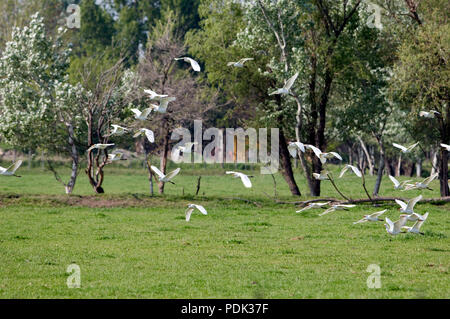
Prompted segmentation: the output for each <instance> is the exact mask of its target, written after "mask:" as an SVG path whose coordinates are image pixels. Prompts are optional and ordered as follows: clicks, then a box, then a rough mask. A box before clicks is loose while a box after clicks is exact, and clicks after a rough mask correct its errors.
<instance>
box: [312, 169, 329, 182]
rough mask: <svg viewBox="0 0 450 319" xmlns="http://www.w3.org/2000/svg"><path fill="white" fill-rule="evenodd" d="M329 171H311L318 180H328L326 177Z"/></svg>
mask: <svg viewBox="0 0 450 319" xmlns="http://www.w3.org/2000/svg"><path fill="white" fill-rule="evenodd" d="M328 174H329V172H328V171H325V170H324V171H321V172H320V174H319V173H313V174H312V175H313V177H314V178H315V179H317V180H319V181H326V180H329V177H328Z"/></svg>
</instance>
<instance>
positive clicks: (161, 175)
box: [150, 165, 180, 184]
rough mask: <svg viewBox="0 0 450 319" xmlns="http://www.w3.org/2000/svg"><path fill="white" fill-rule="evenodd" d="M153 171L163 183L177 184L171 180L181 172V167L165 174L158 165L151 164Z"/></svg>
mask: <svg viewBox="0 0 450 319" xmlns="http://www.w3.org/2000/svg"><path fill="white" fill-rule="evenodd" d="M150 167H151V169H152V171H154V172H155V173H156V175H158V180H159V181H160V182H163V183H172V184H175V183H174V182H172V181H171V179H172V178H174V177H175V176H176V175H177V174H178V173H179V172H180V168H177V169H176V170H174V171H172V172H170V173H169V174H167V175H165V174H164V173H163V172H161V171H160V170H159V169H158V168H157V167H155V166H153V165H152V166H150Z"/></svg>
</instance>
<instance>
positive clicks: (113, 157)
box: [0, 57, 450, 235]
mask: <svg viewBox="0 0 450 319" xmlns="http://www.w3.org/2000/svg"><path fill="white" fill-rule="evenodd" d="M175 60H177V61H178V60H183V61H184V62H187V63H190V65H191V67H192V69H193V70H194V71H195V72H200V71H201V68H200V65H199V64H198V62H197V61H195V60H194V59H192V58H189V57H181V58H175ZM251 60H253V58H243V59H241V60H239V61H237V62H229V63H228V64H227V65H228V66H232V67H237V68H243V67H244V63H245V62H247V61H251ZM298 75H299V73H296V74H295V75H294V76H292V77H291V78H289V79H288V80H287V81H286V82H285V85H284V86H283V87H282V88H280V89H277V90H276V91H274V92H272V93H270V94H269V95H275V94H280V95H290V94H291V87H292V86H293V85H294V82H295V80H296V79H297V77H298ZM144 92H145V93H146V94H148V97H149V99H150V100H151V101H157V102H159V105H155V104H150V107H149V108H147V109H145V110H143V111H140V110H139V109H131V111H132V112H133V113H134V117H135V119H136V120H138V121H146V120H147V119H148V117H149V116H150V114H151V112H152V111H153V112H158V113H166V111H167V107H168V105H169V103H170V102H173V101H175V100H176V98H175V97H171V96H168V95H164V94H158V93H156V92H154V91H152V90H150V89H146V90H144ZM439 114H440V113H439V112H437V111H428V112H427V111H421V112H420V113H419V115H420V116H422V117H425V118H434V117H435V116H437V115H439ZM111 127H112V130H111V132H110V134H109V135H108V136H121V135H124V134H126V133H128V132H130V131H131V129H128V128H126V127H123V126H120V125H117V124H113V125H111ZM139 136H145V137H146V138H147V139H148V141H149V142H150V143H154V142H155V134H154V132H153V131H152V130H150V129H147V128H140V129H138V130H137V131H136V132H135V134H134V135H133V137H134V138H136V137H139ZM195 144H197V142H194V143H186V144H185V145H183V146H178V147H177V149H176V150H175V152H172V154H175V158H176V157H177V156H179V155H180V153H181V152H182V153H183V154H184V153H190V152H191V149H192V147H193V146H194V145H195ZM418 144H419V143H418V142H417V143H414V144H412V145H410V146H408V147H405V146H403V145H400V144H397V143H393V144H392V145H393V146H394V147H396V148H398V149H400V150H401V152H403V153H409V152H411V151H412V150H413V149H414V148H415V147H416V146H417V145H418ZM114 145H115V144H94V145H92V146H91V147H90V148H89V149H88V151H91V150H94V149H98V150H104V149H106V148H108V147H112V146H114ZM441 146H442V147H444V148H446V149H447V150H448V151H450V145H447V144H441ZM288 150H289V153H290V154H291V156H292V157H294V158H296V157H297V156H298V155H299V152H303V153H305V152H306V151H307V150H311V151H312V152H313V153H314V155H315V156H317V157H318V158H319V160H320V162H321V163H322V164H326V162H327V160H330V159H333V158H336V159H338V160H339V161H342V157H341V155H339V154H338V153H336V152H322V151H321V150H320V149H319V148H317V147H315V146H314V145H309V144H303V143H301V142H299V141H297V142H291V143H289V145H288ZM176 154H178V155H176ZM119 160H123V152H121V151H119V150H115V151H113V152H112V153H110V154H108V162H109V163H112V162H114V161H119ZM21 164H22V160H18V161H16V162H15V163H13V164H12V165H11V166H10V167H8V168H3V167H1V166H0V175H3V176H15V177H20V176H19V175H16V171H17V169H18V168H19V167H20V165H21ZM151 169H152V171H153V172H154V173H155V174H156V176H157V179H158V181H159V182H163V183H172V184H175V183H174V182H173V181H172V179H173V178H174V177H175V176H176V175H177V174H178V173H179V172H180V168H177V169H175V170H174V171H172V172H170V173H167V174H164V173H163V172H161V171H160V170H159V169H158V168H157V167H155V166H153V165H152V166H151ZM349 169H350V170H352V171H353V173H354V174H355V175H356V176H358V177H363V174H362V173H361V171H360V170H359V169H358V168H357V167H356V166H353V165H349V164H347V165H345V166H344V167H343V169H342V170H341V173H340V175H339V178H341V177H342V176H343V175H344V174H345V173H346V172H347V171H348V170H349ZM226 174H227V175H233V177H235V178H240V179H241V181H242V183H243V185H244V186H245V187H246V188H251V187H252V183H251V181H250V178H249V176H248V175H246V174H244V173H241V172H234V171H227V172H226ZM437 176H438V174H433V175H431V176H430V177H428V178H426V179H425V180H424V181H422V182H416V183H414V184H408V182H410V181H404V182H401V183H400V182H399V181H397V179H395V178H394V177H393V176H389V178H390V179H391V181H392V182H393V183H394V189H396V190H404V191H406V190H412V189H418V190H423V189H430V188H429V187H428V185H429V184H430V183H431V182H432V181H433V180H434V179H435V178H436V177H437ZM313 177H314V178H315V179H318V180H329V179H330V173H329V172H328V171H326V170H323V171H321V172H320V174H319V173H313ZM421 199H422V195H419V196H417V197H415V198H413V199H411V200H409V201H408V203H405V202H403V201H401V200H398V199H396V200H395V201H396V203H397V204H398V205H400V213H401V215H400V217H399V220H397V221H396V222H392V221H391V220H390V219H389V218H387V217H386V224H384V226H385V228H386V231H387V232H388V233H389V234H391V235H397V234H399V233H401V232H409V233H414V234H423V233H421V232H420V227H421V226H422V224H423V223H424V221H425V220H426V219H427V217H428V212H426V213H425V214H423V215H419V214H417V213H415V212H414V206H415V204H416V203H417V202H418V201H420V200H421ZM330 203H331V202H324V203H319V202H311V203H309V204H308V205H307V206H306V207H304V208H302V209H300V210H298V211H297V213H300V212H303V211H306V210H309V209H317V208H321V209H323V208H325V207H326V206H327V205H329V206H330V207H329V208H327V209H326V210H325V211H324V212H323V213H321V214H319V215H320V216H323V215H326V214H328V213H331V212H334V211H336V210H348V209H349V208H353V207H355V206H356V205H350V204H347V205H346V204H331V205H330ZM196 209H197V210H198V211H199V212H200V213H202V214H203V215H207V214H208V212H207V211H206V209H205V208H204V207H203V206H201V205H197V204H188V208H187V210H186V211H185V216H186V221H189V220H190V218H191V215H192V213H193V212H194V210H196ZM386 211H387V209H385V210H382V211H378V212H375V213H372V214H369V215H364V217H363V218H362V219H360V220H358V221H356V222H354V224H359V223H364V222H376V221H382V219H380V218H379V217H380V216H381V215H383V214H384V213H385V212H386ZM408 221H414V222H415V223H414V225H413V226H406V223H407V222H408Z"/></svg>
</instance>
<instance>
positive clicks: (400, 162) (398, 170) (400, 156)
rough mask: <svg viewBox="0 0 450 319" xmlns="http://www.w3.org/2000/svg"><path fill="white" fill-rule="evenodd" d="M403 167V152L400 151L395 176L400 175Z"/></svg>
mask: <svg viewBox="0 0 450 319" xmlns="http://www.w3.org/2000/svg"><path fill="white" fill-rule="evenodd" d="M401 169H402V154H401V153H400V155H399V156H398V162H397V167H396V169H395V177H398V176H400V173H401Z"/></svg>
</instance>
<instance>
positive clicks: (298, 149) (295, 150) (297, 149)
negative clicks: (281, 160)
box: [288, 142, 305, 158]
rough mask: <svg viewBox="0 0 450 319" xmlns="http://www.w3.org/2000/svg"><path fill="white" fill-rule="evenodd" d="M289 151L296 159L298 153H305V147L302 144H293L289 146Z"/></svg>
mask: <svg viewBox="0 0 450 319" xmlns="http://www.w3.org/2000/svg"><path fill="white" fill-rule="evenodd" d="M288 151H289V154H291V156H292V157H293V158H296V157H297V155H298V152H303V153H304V152H305V145H304V144H303V143H301V142H291V143H289V145H288Z"/></svg>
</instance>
